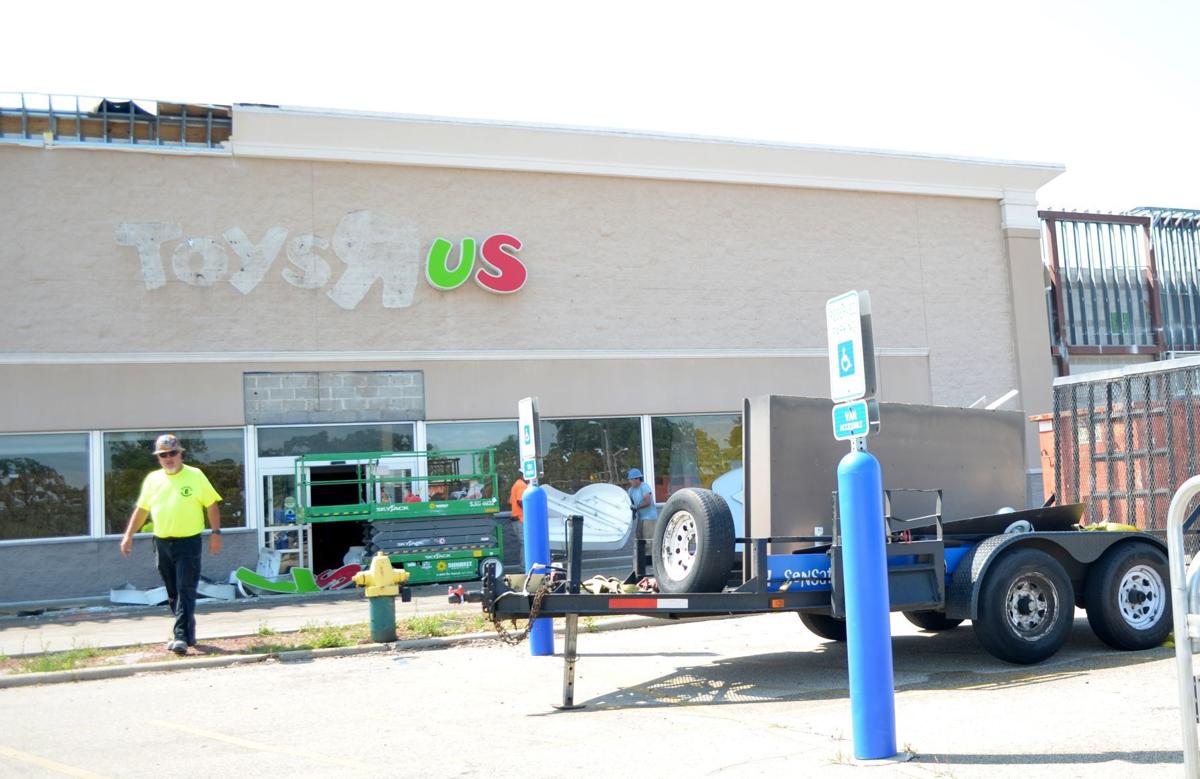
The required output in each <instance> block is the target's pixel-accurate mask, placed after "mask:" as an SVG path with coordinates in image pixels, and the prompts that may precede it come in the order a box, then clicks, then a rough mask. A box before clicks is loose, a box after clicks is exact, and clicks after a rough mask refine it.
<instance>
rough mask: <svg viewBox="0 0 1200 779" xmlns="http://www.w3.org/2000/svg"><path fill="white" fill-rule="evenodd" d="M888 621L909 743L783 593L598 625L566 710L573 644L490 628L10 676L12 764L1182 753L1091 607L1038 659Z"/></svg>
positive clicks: (1069, 773) (934, 765)
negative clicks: (721, 612) (856, 689)
mask: <svg viewBox="0 0 1200 779" xmlns="http://www.w3.org/2000/svg"><path fill="white" fill-rule="evenodd" d="M476 608H477V607H476ZM892 627H893V634H894V639H893V647H894V666H895V680H896V696H895V704H896V717H897V747H898V748H899V749H900V750H904V751H907V752H911V753H912V754H913V758H912V760H910V761H909V762H904V763H883V764H878V763H875V764H870V765H863V764H860V763H858V762H856V761H855V760H854V758H853V754H854V745H853V732H852V724H851V722H852V720H851V714H852V704H851V702H850V701H849V700H847V685H846V651H845V649H846V648H845V645H844V644H837V643H830V642H825V641H823V640H821V639H818V638H816V637H815V636H813V635H812V634H810V633H808V632H807V631H806V630H805V629H804V628H803V626H802V625H801V624H800V622H799V620H797V619H796V617H795V616H794V615H792V614H771V615H765V616H755V617H741V618H737V619H722V620H708V621H702V622H677V623H667V624H663V625H660V626H655V627H648V628H640V629H631V630H622V631H611V632H597V633H592V632H588V631H587V630H586V629H585V630H584V631H583V632H582V633H581V635H580V639H579V650H580V661H579V665H578V674H577V679H576V702H577V703H582V704H585V705H586V708H584V709H582V710H580V711H572V712H560V711H557V710H555V709H554V708H553V704H555V703H558V702H559V701H560V696H561V684H562V662H561V659H560V658H533V657H530V656H529V650H528V646H527V645H521V646H517V647H509V646H506V645H503V644H500V643H498V642H496V641H492V640H488V641H479V642H478V643H474V644H468V645H458V646H455V647H452V648H447V649H442V650H426V651H415V652H414V651H392V652H384V653H378V654H370V655H359V656H353V657H341V658H332V659H317V660H312V661H309V662H299V663H276V662H270V663H259V664H256V665H253V666H242V667H230V668H215V669H214V668H209V669H199V670H188V671H179V672H174V673H157V674H144V675H141V676H136V677H131V678H127V679H113V680H100V681H89V682H80V683H73V684H65V685H61V684H60V685H53V686H42V687H25V688H15V689H10V690H4V691H2V692H0V722H3V723H4V727H3V729H0V775H3V776H61V775H63V774H64V773H66V774H68V775H74V776H130V777H141V776H161V775H174V774H178V773H188V774H191V775H196V776H229V775H241V776H266V775H278V774H280V773H284V774H287V775H290V776H327V775H330V774H331V773H335V772H336V773H348V772H351V771H353V772H384V771H386V772H388V773H402V774H405V775H415V776H472V777H473V776H486V777H518V776H519V777H525V776H530V775H570V776H574V777H614V776H631V775H645V776H650V777H655V779H664V778H669V777H696V776H717V777H724V776H730V777H742V776H748V777H754V776H772V777H774V776H781V775H785V774H789V775H796V776H810V775H820V776H822V777H824V776H835V777H836V776H841V775H851V774H863V773H864V772H865V774H866V775H868V776H884V775H886V776H912V777H1008V776H1012V777H1054V778H1055V779H1058V778H1059V777H1075V776H1078V777H1089V779H1094V777H1121V778H1122V779H1137V778H1139V777H1147V778H1149V777H1154V779H1162V777H1171V776H1181V775H1182V772H1183V767H1182V760H1183V758H1182V754H1181V751H1180V750H1181V744H1182V738H1181V734H1180V732H1179V725H1178V701H1177V699H1176V692H1175V684H1174V680H1175V676H1174V673H1175V672H1174V665H1173V654H1172V652H1171V651H1170V650H1167V649H1155V650H1150V651H1146V652H1138V653H1116V652H1113V651H1111V650H1109V649H1108V648H1107V647H1105V646H1104V645H1102V644H1101V643H1100V642H1099V641H1098V640H1097V639H1096V638H1095V637H1094V636H1093V635H1092V634H1091V632H1090V630H1089V629H1088V627H1087V623H1086V619H1084V617H1083V614H1082V612H1078V614H1077V619H1076V622H1075V626H1074V630H1073V633H1072V636H1071V639H1070V641H1069V643H1068V644H1067V646H1066V647H1065V648H1064V649H1063V650H1062V651H1061V652H1059V653H1058V654H1057V655H1056V656H1055V657H1053V658H1051V660H1049V661H1047V662H1046V663H1043V664H1041V665H1039V666H1035V667H1018V666H1012V665H1008V664H1004V663H1001V662H1000V661H997V660H995V659H993V658H991V657H990V656H989V655H987V654H986V653H985V652H984V651H983V650H982V649H981V648H980V647H979V645H978V643H977V642H976V641H975V638H974V635H973V632H972V630H971V628H970V626H969V625H965V626H963V627H960V628H958V629H956V630H952V631H949V632H947V633H943V634H937V635H932V634H923V633H918V632H917V631H916V629H915V628H913V627H912V626H911V625H909V624H908V623H907V622H906V621H904V620H903V619H902V618H899V617H897V618H895V619H893V625H892ZM559 646H560V647H561V638H560V639H559ZM855 705H856V706H857V705H859V704H858V703H856V704H855Z"/></svg>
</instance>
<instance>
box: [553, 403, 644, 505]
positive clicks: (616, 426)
mask: <svg viewBox="0 0 1200 779" xmlns="http://www.w3.org/2000/svg"><path fill="white" fill-rule="evenodd" d="M541 432H542V449H543V451H544V452H545V461H544V462H545V470H546V482H547V483H548V484H550V486H552V487H556V488H558V489H560V490H562V491H563V492H566V493H574V492H576V491H578V490H579V489H580V488H581V487H584V486H586V485H588V484H597V483H602V482H607V483H609V484H620V485H624V484H625V474H626V473H628V472H629V469H630V468H641V467H642V428H641V420H640V419H639V418H638V417H602V418H596V419H542V424H541Z"/></svg>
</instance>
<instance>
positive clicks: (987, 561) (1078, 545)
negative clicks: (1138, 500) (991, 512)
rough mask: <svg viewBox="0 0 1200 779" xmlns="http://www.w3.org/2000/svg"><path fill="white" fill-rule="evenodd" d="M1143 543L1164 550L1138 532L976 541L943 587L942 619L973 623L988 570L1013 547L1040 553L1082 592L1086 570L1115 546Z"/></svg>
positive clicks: (1022, 535)
mask: <svg viewBox="0 0 1200 779" xmlns="http://www.w3.org/2000/svg"><path fill="white" fill-rule="evenodd" d="M1134 540H1139V541H1146V542H1148V543H1151V544H1153V545H1155V546H1157V547H1159V548H1161V549H1164V550H1165V548H1166V547H1165V545H1164V544H1163V542H1162V541H1161V540H1159V539H1158V538H1156V537H1155V536H1152V535H1150V534H1149V533H1142V532H1133V533H1129V532H1103V531H1098V532H1087V533H1084V532H1079V531H1066V532H1061V533H1006V534H1004V535H999V536H991V537H990V538H985V539H984V540H983V541H980V542H979V544H978V545H976V546H975V548H974V549H972V550H971V551H970V552H968V553H967V554H966V555H965V556H964V557H963V559H962V560H961V561H960V562H959V564H958V566H957V567H956V568H955V569H954V574H953V575H952V576H951V577H950V581H949V583H948V585H947V587H946V616H947V617H949V618H951V619H972V620H973V619H975V618H976V617H977V616H978V614H979V587H980V584H981V583H982V582H983V579H984V577H985V576H986V575H987V571H988V568H989V567H991V565H992V563H993V562H994V561H995V560H996V559H997V558H998V557H999V556H1000V555H1001V554H1003V553H1004V552H1005V551H1006V550H1008V549H1010V548H1013V547H1016V546H1029V547H1033V548H1035V549H1041V550H1042V551H1044V552H1046V553H1047V554H1049V555H1050V556H1052V557H1054V558H1055V559H1056V560H1058V561H1059V562H1060V563H1062V566H1063V567H1064V568H1065V569H1066V570H1067V574H1068V575H1069V576H1070V577H1071V581H1072V583H1074V585H1075V589H1076V591H1077V592H1080V593H1082V592H1083V583H1084V581H1085V580H1086V578H1087V568H1088V566H1089V565H1091V564H1092V563H1094V562H1096V561H1097V560H1099V559H1100V557H1101V556H1102V555H1103V554H1104V553H1105V552H1107V551H1108V550H1109V549H1111V548H1112V547H1114V546H1116V545H1117V544H1122V543H1129V542H1131V541H1134Z"/></svg>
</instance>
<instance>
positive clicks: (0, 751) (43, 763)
mask: <svg viewBox="0 0 1200 779" xmlns="http://www.w3.org/2000/svg"><path fill="white" fill-rule="evenodd" d="M0 755H3V756H4V757H11V758H12V759H13V760H20V761H21V762H22V763H29V764H30V765H35V766H37V767H38V768H45V769H48V770H50V771H57V772H58V773H60V774H66V775H67V776H81V777H86V779H103V777H102V776H101V775H100V774H94V773H92V772H91V771H85V770H83V769H82V768H73V767H71V766H69V765H63V764H62V763H57V762H55V761H53V760H49V759H47V758H44V757H38V756H37V755H31V754H29V753H28V752H22V751H20V750H18V749H13V748H12V747H6V746H0Z"/></svg>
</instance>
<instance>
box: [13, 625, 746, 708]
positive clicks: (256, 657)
mask: <svg viewBox="0 0 1200 779" xmlns="http://www.w3.org/2000/svg"><path fill="white" fill-rule="evenodd" d="M725 618H726V617H724V616H721V617H704V618H702V619H725ZM689 621H695V620H689ZM677 622H678V620H670V619H662V618H658V617H622V618H619V619H614V620H608V621H606V622H601V623H599V624H596V625H592V626H590V627H587V628H584V627H582V626H581V627H580V632H581V633H585V634H586V633H601V632H607V631H610V630H629V629H631V628H644V627H655V626H658V625H669V624H672V623H677ZM563 630H564V628H563V626H562V625H556V626H555V628H554V632H555V634H557V635H561V634H562V633H563ZM499 640H500V638H499V636H497V635H496V633H495V632H494V631H488V632H486V633H464V634H462V635H457V636H440V637H436V638H414V639H410V640H408V641H396V642H393V643H388V644H356V645H355V646H340V647H330V648H328V649H293V650H289V651H286V652H264V653H262V654H242V655H222V656H219V657H196V658H189V659H180V660H168V661H164V662H159V663H134V664H131V665H101V666H94V667H92V668H77V669H74V670H71V671H48V672H46V673H28V674H5V675H3V676H0V690H3V689H8V688H12V687H32V686H35V685H39V684H63V683H66V682H85V681H93V680H96V679H120V678H123V677H126V676H134V675H136V674H143V673H163V672H167V671H191V670H194V669H197V668H224V667H227V666H232V665H249V664H251V663H263V662H266V661H268V660H276V661H278V662H281V663H295V662H304V661H308V660H318V659H321V658H326V657H350V656H353V655H366V654H374V653H382V652H404V651H409V650H420V649H444V648H446V647H451V646H454V645H455V644H463V643H467V642H470V641H497V642H499Z"/></svg>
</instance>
